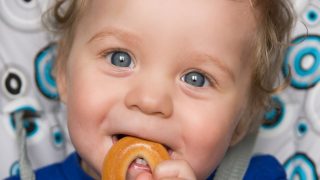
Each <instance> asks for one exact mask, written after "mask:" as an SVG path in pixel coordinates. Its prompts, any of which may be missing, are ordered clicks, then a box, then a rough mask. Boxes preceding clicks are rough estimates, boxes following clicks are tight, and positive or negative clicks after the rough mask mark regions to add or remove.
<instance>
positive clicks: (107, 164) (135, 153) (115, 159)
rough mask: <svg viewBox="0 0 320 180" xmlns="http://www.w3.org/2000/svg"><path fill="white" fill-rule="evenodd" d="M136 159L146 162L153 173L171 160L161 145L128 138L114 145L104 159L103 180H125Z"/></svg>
mask: <svg viewBox="0 0 320 180" xmlns="http://www.w3.org/2000/svg"><path fill="white" fill-rule="evenodd" d="M136 158H143V159H144V160H146V161H147V163H148V165H149V167H150V169H151V171H152V172H153V170H154V168H155V167H156V166H157V165H158V163H160V162H161V161H163V160H168V159H170V157H169V154H168V151H167V150H166V148H164V147H163V146H162V145H161V144H158V143H155V142H152V141H147V140H143V139H139V138H135V137H130V136H127V137H124V138H122V139H120V140H119V141H118V142H117V143H116V144H114V145H113V147H112V148H111V149H110V151H109V153H108V154H107V155H106V157H105V158H104V162H103V167H102V180H125V178H126V174H127V170H128V167H129V165H130V164H131V163H132V162H133V161H134V160H135V159H136Z"/></svg>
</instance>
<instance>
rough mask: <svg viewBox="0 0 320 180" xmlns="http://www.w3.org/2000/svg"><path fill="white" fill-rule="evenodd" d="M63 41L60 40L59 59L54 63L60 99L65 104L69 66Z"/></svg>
mask: <svg viewBox="0 0 320 180" xmlns="http://www.w3.org/2000/svg"><path fill="white" fill-rule="evenodd" d="M62 43H63V42H59V48H58V54H57V59H56V62H55V65H54V76H55V79H56V84H57V88H58V93H59V100H60V101H61V102H63V103H64V104H67V92H68V89H67V87H68V86H67V77H66V76H67V71H66V69H67V67H66V64H67V63H66V62H65V61H66V58H64V57H65V55H64V53H63V51H61V46H62Z"/></svg>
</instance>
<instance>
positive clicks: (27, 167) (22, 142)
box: [13, 111, 35, 180]
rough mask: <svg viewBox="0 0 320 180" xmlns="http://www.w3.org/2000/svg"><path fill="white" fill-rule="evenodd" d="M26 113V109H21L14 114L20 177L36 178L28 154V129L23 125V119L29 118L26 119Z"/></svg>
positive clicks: (28, 179)
mask: <svg viewBox="0 0 320 180" xmlns="http://www.w3.org/2000/svg"><path fill="white" fill-rule="evenodd" d="M24 113H25V112H24V111H19V112H15V113H14V115H13V116H14V118H13V119H14V121H15V124H16V134H17V141H18V148H19V165H20V179H22V180H35V175H34V172H33V170H32V167H31V164H30V161H29V158H28V155H27V146H26V129H25V128H24V126H23V121H28V120H29V119H24V117H23V116H24Z"/></svg>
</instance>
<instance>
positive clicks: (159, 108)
mask: <svg viewBox="0 0 320 180" xmlns="http://www.w3.org/2000/svg"><path fill="white" fill-rule="evenodd" d="M169 91H170V90H169V88H166V87H165V86H163V84H162V85H161V84H160V82H158V84H157V83H151V84H150V83H148V82H141V83H138V85H136V86H134V87H133V88H132V89H130V90H129V92H128V93H127V95H126V97H125V104H126V106H127V108H128V109H131V110H138V111H141V112H142V113H144V114H148V115H156V116H160V117H162V118H167V117H170V116H171V115H172V113H173V102H172V97H171V93H170V92H169Z"/></svg>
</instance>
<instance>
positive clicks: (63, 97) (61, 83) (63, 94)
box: [56, 72, 67, 104]
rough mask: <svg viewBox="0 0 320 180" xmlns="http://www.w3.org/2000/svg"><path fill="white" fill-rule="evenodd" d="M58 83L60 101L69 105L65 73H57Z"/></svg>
mask: <svg viewBox="0 0 320 180" xmlns="http://www.w3.org/2000/svg"><path fill="white" fill-rule="evenodd" d="M56 82H57V88H58V93H59V100H60V101H61V102H63V103H64V104H67V86H66V77H65V73H64V72H63V73H62V72H57V73H56Z"/></svg>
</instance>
